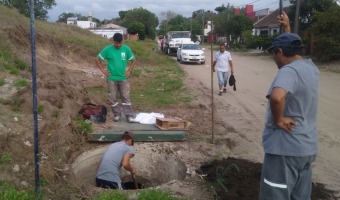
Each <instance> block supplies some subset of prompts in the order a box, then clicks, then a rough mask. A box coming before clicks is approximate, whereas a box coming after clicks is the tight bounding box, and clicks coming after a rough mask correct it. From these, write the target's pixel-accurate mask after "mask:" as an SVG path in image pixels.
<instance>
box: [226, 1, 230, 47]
mask: <svg viewBox="0 0 340 200" xmlns="http://www.w3.org/2000/svg"><path fill="white" fill-rule="evenodd" d="M229 6H230V3H228V7H227V24H228V21H229ZM228 28H229V27H228V25H227V31H228ZM227 44H228V45H229V34H228V33H227Z"/></svg>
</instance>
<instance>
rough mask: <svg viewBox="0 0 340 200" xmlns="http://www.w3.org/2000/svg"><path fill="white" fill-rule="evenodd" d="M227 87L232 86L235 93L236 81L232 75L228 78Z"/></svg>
mask: <svg viewBox="0 0 340 200" xmlns="http://www.w3.org/2000/svg"><path fill="white" fill-rule="evenodd" d="M229 85H230V86H234V87H233V90H234V91H236V79H235V76H234V74H232V75H230V77H229Z"/></svg>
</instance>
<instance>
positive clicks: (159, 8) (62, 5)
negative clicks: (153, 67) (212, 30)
mask: <svg viewBox="0 0 340 200" xmlns="http://www.w3.org/2000/svg"><path fill="white" fill-rule="evenodd" d="M283 1H288V0H283ZM56 3H57V5H56V6H54V7H53V8H52V9H51V10H49V12H48V16H49V21H52V22H54V21H56V20H57V19H58V16H59V15H60V14H62V13H63V12H66V13H68V12H69V13H80V14H81V15H83V16H87V15H88V13H89V12H92V16H93V17H95V18H97V19H99V20H103V19H112V18H115V17H119V15H118V12H119V11H122V10H123V11H125V10H131V9H133V8H140V7H142V8H144V9H147V10H149V11H150V12H152V13H154V14H155V15H156V16H157V17H158V18H159V20H160V21H161V20H162V18H164V15H162V13H164V12H167V11H172V12H174V13H177V14H180V15H183V16H184V17H190V16H191V14H192V12H193V11H196V10H199V9H204V10H211V11H214V9H215V8H216V7H218V6H221V5H222V4H224V5H225V6H227V5H228V3H230V5H233V6H234V7H244V6H245V5H246V4H253V5H254V10H259V9H264V8H270V9H276V8H278V7H279V0H228V1H225V0H158V1H156V0H95V1H93V0H56ZM214 12H215V11H214Z"/></svg>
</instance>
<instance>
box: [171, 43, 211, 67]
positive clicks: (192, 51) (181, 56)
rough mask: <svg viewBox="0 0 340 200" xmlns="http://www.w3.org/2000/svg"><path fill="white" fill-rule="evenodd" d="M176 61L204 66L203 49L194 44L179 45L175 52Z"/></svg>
mask: <svg viewBox="0 0 340 200" xmlns="http://www.w3.org/2000/svg"><path fill="white" fill-rule="evenodd" d="M177 61H179V62H180V63H186V62H188V63H189V62H190V63H200V64H205V54H204V48H201V47H200V45H199V44H196V43H184V44H181V45H180V46H179V47H178V50H177Z"/></svg>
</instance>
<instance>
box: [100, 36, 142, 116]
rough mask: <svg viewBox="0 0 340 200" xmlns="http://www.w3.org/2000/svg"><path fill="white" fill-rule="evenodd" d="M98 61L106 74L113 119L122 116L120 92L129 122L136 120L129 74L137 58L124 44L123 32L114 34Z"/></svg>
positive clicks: (101, 69)
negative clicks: (104, 62) (111, 42)
mask: <svg viewBox="0 0 340 200" xmlns="http://www.w3.org/2000/svg"><path fill="white" fill-rule="evenodd" d="M104 60H106V61H107V67H104V66H103V63H102V61H104ZM96 63H97V65H98V67H99V68H100V71H101V72H102V73H103V74H104V75H105V76H106V82H107V87H108V93H109V100H110V103H111V108H112V112H113V121H115V122H118V121H119V120H120V117H121V108H120V106H119V103H118V99H117V95H118V93H119V95H120V97H121V100H122V107H123V111H124V115H125V117H126V119H127V121H128V122H129V123H132V122H134V117H133V110H132V106H131V101H130V84H129V76H130V73H131V72H132V70H133V67H134V66H135V63H136V60H135V56H134V55H133V53H132V51H131V49H130V48H129V47H128V46H126V45H124V44H123V35H122V34H120V33H116V34H115V35H114V36H113V45H108V46H106V47H105V48H104V49H103V50H102V51H101V52H100V53H99V54H98V56H97V57H96ZM128 65H129V66H128Z"/></svg>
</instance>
